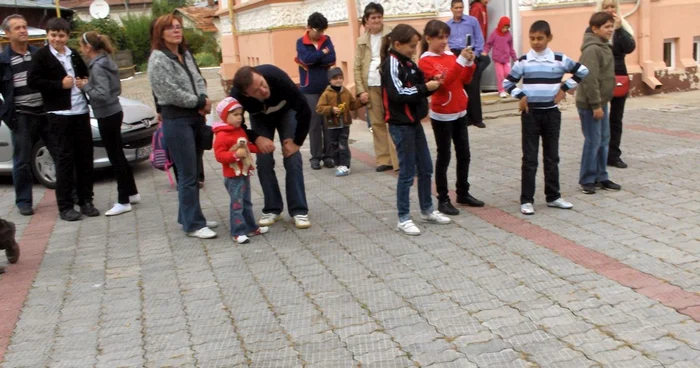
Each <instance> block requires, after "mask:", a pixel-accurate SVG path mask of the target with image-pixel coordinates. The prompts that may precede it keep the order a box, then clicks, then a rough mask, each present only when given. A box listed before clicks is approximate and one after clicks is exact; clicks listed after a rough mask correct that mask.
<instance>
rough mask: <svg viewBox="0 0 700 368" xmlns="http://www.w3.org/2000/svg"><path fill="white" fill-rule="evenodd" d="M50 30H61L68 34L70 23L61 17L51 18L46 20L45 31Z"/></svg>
mask: <svg viewBox="0 0 700 368" xmlns="http://www.w3.org/2000/svg"><path fill="white" fill-rule="evenodd" d="M50 31H57V32H60V31H63V32H66V34H68V35H70V24H68V21H67V20H65V19H63V18H51V19H49V21H48V22H46V32H50Z"/></svg>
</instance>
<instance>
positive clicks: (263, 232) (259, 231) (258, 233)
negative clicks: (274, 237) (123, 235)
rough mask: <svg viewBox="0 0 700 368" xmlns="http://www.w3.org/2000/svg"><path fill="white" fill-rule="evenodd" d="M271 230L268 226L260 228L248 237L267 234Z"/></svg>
mask: <svg viewBox="0 0 700 368" xmlns="http://www.w3.org/2000/svg"><path fill="white" fill-rule="evenodd" d="M269 230H270V228H269V227H267V226H260V227H259V228H257V229H255V231H253V232H250V233H248V236H256V235H262V234H267V232H268V231H269Z"/></svg>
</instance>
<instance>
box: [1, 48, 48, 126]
mask: <svg viewBox="0 0 700 368" xmlns="http://www.w3.org/2000/svg"><path fill="white" fill-rule="evenodd" d="M28 49H29V52H30V53H31V54H32V58H33V57H35V55H36V52H37V51H38V50H39V48H37V47H35V46H32V45H29V48H28ZM11 55H12V47H11V46H10V44H7V45H5V50H3V52H2V53H0V78H2V82H1V83H0V93H2V97H3V98H4V99H5V102H2V104H0V119H2V121H4V122H5V124H7V126H8V127H10V129H12V130H14V129H15V127H14V122H15V121H14V118H15V116H14V115H15V82H14V78H15V76H14V74H13V73H12V62H11V61H10V58H11Z"/></svg>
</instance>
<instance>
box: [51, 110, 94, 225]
mask: <svg viewBox="0 0 700 368" xmlns="http://www.w3.org/2000/svg"><path fill="white" fill-rule="evenodd" d="M48 121H49V133H50V135H49V136H50V139H49V144H50V145H51V146H52V147H53V150H52V154H53V155H54V161H55V165H56V202H57V204H58V210H59V211H61V212H62V211H66V210H69V209H72V208H73V197H72V193H73V190H74V189H75V191H76V193H77V195H78V205H81V206H82V205H84V204H86V203H91V202H92V197H93V192H92V185H93V181H92V180H93V179H92V172H93V166H92V165H93V159H94V153H93V148H92V129H91V128H90V115H89V114H81V115H56V114H48Z"/></svg>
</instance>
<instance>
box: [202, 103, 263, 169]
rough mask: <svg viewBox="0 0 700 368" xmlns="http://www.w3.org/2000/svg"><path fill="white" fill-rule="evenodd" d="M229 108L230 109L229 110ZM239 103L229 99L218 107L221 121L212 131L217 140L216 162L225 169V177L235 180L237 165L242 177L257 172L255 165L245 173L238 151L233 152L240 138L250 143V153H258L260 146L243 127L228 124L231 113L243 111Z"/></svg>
mask: <svg viewBox="0 0 700 368" xmlns="http://www.w3.org/2000/svg"><path fill="white" fill-rule="evenodd" d="M227 107H228V108H227ZM242 108H243V106H241V105H240V104H239V103H238V101H236V100H235V99H234V98H232V97H227V98H225V99H224V100H222V101H221V102H219V104H218V105H217V106H216V115H217V116H218V117H219V119H221V120H218V121H216V122H215V123H214V124H213V125H212V130H213V131H214V134H216V139H215V140H214V157H216V161H219V162H220V163H221V165H222V167H223V171H224V177H226V178H235V177H236V171H235V170H234V169H233V168H234V165H237V166H238V168H239V169H240V171H241V175H249V173H250V171H252V170H255V167H254V165H250V167H249V168H248V171H246V172H243V163H241V162H240V161H241V159H240V158H238V157H236V151H231V147H233V146H234V145H237V144H238V140H239V139H240V138H244V139H245V140H247V141H248V150H249V151H250V153H258V152H260V151H259V150H258V146H256V145H255V144H254V143H251V141H250V139H248V136H247V135H246V130H245V129H243V128H242V127H238V128H236V127H234V126H233V125H229V124H226V123H225V121H226V118H227V116H228V113H229V112H230V111H233V110H236V109H242Z"/></svg>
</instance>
